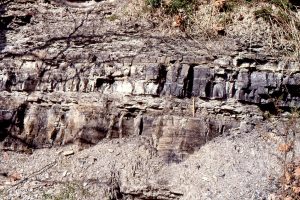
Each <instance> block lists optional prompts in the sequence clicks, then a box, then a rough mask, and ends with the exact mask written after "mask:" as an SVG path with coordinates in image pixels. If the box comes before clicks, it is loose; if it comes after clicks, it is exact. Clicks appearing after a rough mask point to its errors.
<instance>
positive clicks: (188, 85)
mask: <svg viewBox="0 0 300 200" xmlns="http://www.w3.org/2000/svg"><path fill="white" fill-rule="evenodd" d="M193 82H194V66H193V65H190V67H189V70H188V73H187V76H186V77H185V79H184V85H183V90H184V96H185V97H188V98H191V97H192V96H193Z"/></svg>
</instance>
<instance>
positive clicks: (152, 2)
mask: <svg viewBox="0 0 300 200" xmlns="http://www.w3.org/2000/svg"><path fill="white" fill-rule="evenodd" d="M145 1H146V4H147V5H149V6H150V7H151V8H153V9H157V8H163V9H164V10H165V13H166V14H171V15H173V14H177V13H179V12H185V13H186V12H191V11H192V10H193V9H194V8H195V5H196V0H170V1H169V2H168V3H165V2H164V1H162V0H145Z"/></svg>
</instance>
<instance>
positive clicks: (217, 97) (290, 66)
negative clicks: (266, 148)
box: [0, 1, 300, 160]
mask: <svg viewBox="0 0 300 200" xmlns="http://www.w3.org/2000/svg"><path fill="white" fill-rule="evenodd" d="M66 2H67V1H66ZM68 2H69V3H75V4H81V3H82V4H85V3H91V1H84V2H82V1H80V2H78V1H76V2H71V1H68ZM92 3H93V4H95V6H94V7H93V9H88V10H87V9H85V7H84V6H83V7H81V8H80V7H78V8H73V7H66V5H65V6H61V5H60V4H51V3H50V4H49V3H40V4H39V3H38V2H35V1H33V2H28V3H27V4H22V3H20V2H18V1H17V2H8V3H7V4H5V5H4V4H3V5H1V20H0V26H1V27H2V28H3V29H1V38H2V39H1V48H0V50H1V62H0V94H1V99H0V103H1V104H0V123H1V126H0V134H1V135H0V139H1V141H2V145H3V146H4V147H5V148H11V147H14V144H22V145H23V146H25V147H31V148H42V147H51V146H55V145H65V144H68V143H74V142H79V143H85V144H95V143H97V142H99V141H100V140H102V139H104V138H117V137H133V136H135V137H143V136H145V137H149V138H151V140H152V143H153V146H154V147H155V148H156V149H157V150H158V151H159V152H161V153H162V154H164V155H165V156H166V159H171V160H180V159H181V158H182V156H183V155H185V154H187V153H191V152H193V151H194V150H196V149H197V148H199V147H201V146H202V145H203V144H205V142H207V141H209V140H211V139H213V138H214V137H217V136H219V135H222V134H226V133H227V132H228V131H229V130H230V129H235V128H239V127H240V122H241V121H243V120H244V118H245V116H248V115H250V116H251V117H253V116H259V115H260V113H259V109H258V108H257V107H256V106H251V105H248V104H253V105H257V106H263V105H270V104H272V105H273V106H274V107H275V106H277V107H281V108H291V107H295V106H299V104H300V99H299V97H300V91H299V89H298V87H299V85H300V78H299V77H300V71H299V69H298V68H297V66H298V65H297V64H299V63H285V64H283V63H282V62H279V60H276V59H275V58H274V57H272V56H269V55H267V54H266V53H265V54H264V53H263V52H261V54H262V55H252V54H249V53H248V52H244V51H242V50H241V48H237V46H238V44H237V42H235V41H234V40H231V39H228V41H226V40H224V41H223V43H224V45H223V46H218V45H211V44H210V46H211V49H209V50H208V49H207V48H203V46H206V45H205V44H207V43H208V42H204V41H202V43H203V46H200V45H198V44H195V42H194V41H193V40H184V41H183V40H180V39H177V38H174V39H170V38H164V37H159V36H153V35H151V34H150V33H151V29H150V30H149V29H147V27H148V25H147V24H126V23H125V22H124V23H119V22H116V23H113V22H112V21H111V20H108V19H107V15H112V13H108V12H106V11H107V10H112V11H113V6H115V5H114V4H113V3H112V2H110V3H108V2H106V3H103V2H99V1H93V2H92ZM36 8H38V9H36ZM73 16H76V18H74V17H73ZM99 27H101V28H99ZM141 30H143V31H145V32H147V31H150V32H148V34H149V37H145V35H144V32H142V31H141ZM266 107H268V106H266Z"/></svg>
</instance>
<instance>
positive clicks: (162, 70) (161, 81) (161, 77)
mask: <svg viewBox="0 0 300 200" xmlns="http://www.w3.org/2000/svg"><path fill="white" fill-rule="evenodd" d="M167 73H168V71H167V67H166V66H165V65H160V66H159V69H158V77H157V81H158V87H157V90H156V94H157V95H158V96H159V95H160V94H161V92H162V91H163V89H164V87H165V83H166V81H167Z"/></svg>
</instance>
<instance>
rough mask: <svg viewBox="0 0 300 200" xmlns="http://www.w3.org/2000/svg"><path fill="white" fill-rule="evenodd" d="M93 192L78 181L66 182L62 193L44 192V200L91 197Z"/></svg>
mask: <svg viewBox="0 0 300 200" xmlns="http://www.w3.org/2000/svg"><path fill="white" fill-rule="evenodd" d="M89 196H91V194H90V193H89V192H88V191H87V190H86V189H84V188H83V187H82V186H81V185H79V184H76V183H66V184H65V185H64V187H63V189H62V190H61V191H60V193H58V194H56V195H53V194H49V193H44V194H43V200H76V199H79V197H89Z"/></svg>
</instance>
